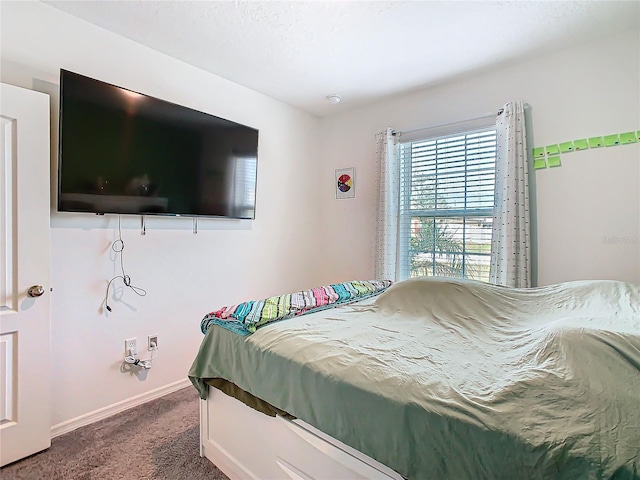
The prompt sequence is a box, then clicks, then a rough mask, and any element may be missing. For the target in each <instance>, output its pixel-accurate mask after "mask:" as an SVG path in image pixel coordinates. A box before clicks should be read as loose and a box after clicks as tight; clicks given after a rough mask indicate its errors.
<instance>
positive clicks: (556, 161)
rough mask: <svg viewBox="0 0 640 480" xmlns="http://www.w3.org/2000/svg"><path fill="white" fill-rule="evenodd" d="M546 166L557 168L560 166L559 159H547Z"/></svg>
mask: <svg viewBox="0 0 640 480" xmlns="http://www.w3.org/2000/svg"><path fill="white" fill-rule="evenodd" d="M547 165H549V167H559V166H560V165H561V163H560V157H558V156H555V157H549V158H547Z"/></svg>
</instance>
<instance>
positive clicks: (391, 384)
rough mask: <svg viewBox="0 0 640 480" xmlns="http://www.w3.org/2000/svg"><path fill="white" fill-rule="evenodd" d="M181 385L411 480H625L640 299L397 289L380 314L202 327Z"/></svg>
mask: <svg viewBox="0 0 640 480" xmlns="http://www.w3.org/2000/svg"><path fill="white" fill-rule="evenodd" d="M189 377H190V378H191V380H192V382H193V383H194V385H195V386H196V388H198V390H199V391H200V394H201V396H202V397H203V398H204V397H205V396H206V392H207V390H206V388H207V387H206V384H205V383H204V380H203V379H206V378H225V379H227V380H230V381H233V382H234V383H235V384H236V385H238V386H239V387H240V388H242V389H244V390H246V391H248V392H250V393H252V394H253V395H255V396H257V397H260V398H262V399H264V400H265V401H267V402H269V403H270V404H272V405H274V406H276V407H278V408H280V409H282V410H284V411H286V412H289V413H291V414H292V415H294V416H296V417H297V418H299V419H302V420H304V421H306V422H307V423H309V424H311V425H313V426H315V427H317V428H319V429H320V430H322V431H324V432H326V433H327V434H329V435H331V436H333V437H335V438H337V439H339V440H341V441H343V442H345V443H346V444H348V445H351V446H352V447H354V448H356V449H358V450H360V451H362V452H364V453H366V454H367V455H370V456H371V457H373V458H376V459H377V460H379V461H380V462H382V463H384V464H386V465H388V466H389V467H391V468H393V469H394V470H396V471H397V472H399V473H400V474H402V475H403V476H405V477H407V478H410V479H437V480H440V479H455V480H464V479H470V480H471V479H473V480H475V479H492V480H497V479H509V480H512V479H541V480H547V479H608V478H613V479H635V478H639V474H640V286H638V285H632V284H628V283H622V282H613V281H584V282H571V283H565V284H559V285H552V286H548V287H541V288H534V289H526V290H525V289H509V288H505V287H497V286H492V285H488V284H482V283H478V282H472V281H462V280H443V279H428V278H419V279H412V280H407V281H404V282H399V283H397V284H395V285H394V286H392V287H391V288H389V289H388V290H387V291H386V292H385V293H383V294H382V295H380V296H379V297H378V298H377V299H375V300H373V299H369V300H365V301H363V302H359V303H357V304H351V305H348V306H344V307H338V308H336V309H332V310H328V311H324V312H319V313H314V314H310V315H306V316H304V317H300V318H297V319H295V320H294V321H286V322H279V323H275V324H273V325H267V326H265V327H264V328H262V329H260V330H258V331H257V332H256V333H255V334H253V335H251V336H249V337H240V336H238V335H235V334H233V333H231V332H229V331H227V330H224V329H222V328H218V327H212V328H211V329H210V331H209V332H208V333H207V335H206V336H205V339H204V341H203V343H202V346H201V348H200V352H199V354H198V356H197V358H196V360H195V361H194V363H193V366H192V368H191V370H190V372H189Z"/></svg>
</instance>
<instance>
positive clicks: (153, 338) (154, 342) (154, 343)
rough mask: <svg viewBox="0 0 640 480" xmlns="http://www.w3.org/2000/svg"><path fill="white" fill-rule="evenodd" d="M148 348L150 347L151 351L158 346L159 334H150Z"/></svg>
mask: <svg viewBox="0 0 640 480" xmlns="http://www.w3.org/2000/svg"><path fill="white" fill-rule="evenodd" d="M147 348H148V349H149V351H152V350H155V349H156V348H158V335H149V337H148V338H147Z"/></svg>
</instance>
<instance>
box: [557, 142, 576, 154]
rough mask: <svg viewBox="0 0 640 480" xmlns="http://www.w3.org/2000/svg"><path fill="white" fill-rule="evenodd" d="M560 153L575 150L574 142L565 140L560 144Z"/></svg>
mask: <svg viewBox="0 0 640 480" xmlns="http://www.w3.org/2000/svg"><path fill="white" fill-rule="evenodd" d="M559 146H560V153H569V152H573V142H564V143H561V144H560V145H559Z"/></svg>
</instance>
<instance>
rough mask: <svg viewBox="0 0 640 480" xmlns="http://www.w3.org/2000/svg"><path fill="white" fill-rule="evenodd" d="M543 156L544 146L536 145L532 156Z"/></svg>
mask: <svg viewBox="0 0 640 480" xmlns="http://www.w3.org/2000/svg"><path fill="white" fill-rule="evenodd" d="M541 157H544V147H537V148H534V149H533V158H541Z"/></svg>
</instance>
